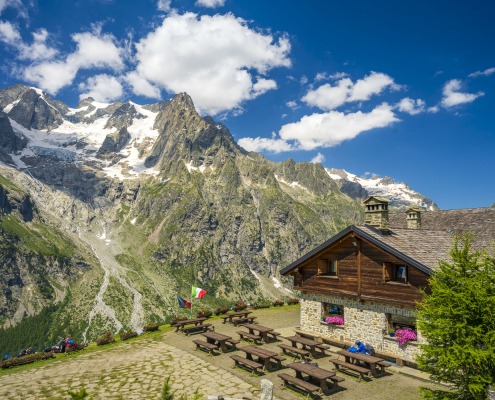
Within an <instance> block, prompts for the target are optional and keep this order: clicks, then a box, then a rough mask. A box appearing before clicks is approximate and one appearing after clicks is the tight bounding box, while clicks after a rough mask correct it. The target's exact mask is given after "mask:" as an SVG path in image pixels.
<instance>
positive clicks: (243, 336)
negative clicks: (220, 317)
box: [237, 331, 261, 344]
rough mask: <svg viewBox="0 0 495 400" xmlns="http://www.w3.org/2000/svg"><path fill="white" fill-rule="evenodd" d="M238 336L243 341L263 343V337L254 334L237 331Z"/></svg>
mask: <svg viewBox="0 0 495 400" xmlns="http://www.w3.org/2000/svg"><path fill="white" fill-rule="evenodd" d="M237 334H238V335H239V336H240V338H241V339H243V340H251V341H253V342H254V343H255V344H259V343H258V342H261V336H260V335H255V334H254V333H249V332H244V331H237Z"/></svg>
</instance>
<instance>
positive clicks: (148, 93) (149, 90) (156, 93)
mask: <svg viewBox="0 0 495 400" xmlns="http://www.w3.org/2000/svg"><path fill="white" fill-rule="evenodd" d="M125 80H126V82H127V83H128V84H129V85H131V87H132V91H133V92H134V93H135V94H137V95H138V96H145V97H149V98H150V99H160V98H161V93H160V89H158V88H157V87H156V86H153V85H152V84H151V83H149V82H148V81H147V80H146V79H144V78H143V77H141V76H139V75H138V73H137V72H135V71H133V72H130V73H128V74H127V75H126V76H125Z"/></svg>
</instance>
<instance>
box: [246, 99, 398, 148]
mask: <svg viewBox="0 0 495 400" xmlns="http://www.w3.org/2000/svg"><path fill="white" fill-rule="evenodd" d="M397 121H399V119H398V118H397V117H396V116H395V114H394V112H393V107H391V106H390V105H389V104H387V103H383V104H381V105H379V106H377V107H375V108H374V109H373V110H372V111H370V112H368V113H364V112H362V111H358V112H355V113H348V114H345V113H342V112H339V111H329V112H327V113H322V114H312V115H306V116H304V117H303V118H301V120H300V121H298V122H293V123H290V124H286V125H283V126H282V128H280V131H279V138H277V137H272V138H260V137H257V138H254V139H253V138H243V139H240V140H239V144H240V145H241V146H242V147H244V148H245V149H247V150H250V151H263V150H265V151H269V152H275V153H278V152H283V151H291V150H314V149H316V148H318V147H333V146H336V145H338V144H340V143H342V142H344V141H346V140H351V139H354V138H355V137H356V136H358V135H359V134H360V133H362V132H365V131H369V130H371V129H375V128H384V127H386V126H390V125H392V124H393V123H394V122H397Z"/></svg>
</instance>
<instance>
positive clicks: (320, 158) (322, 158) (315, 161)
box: [310, 153, 325, 164]
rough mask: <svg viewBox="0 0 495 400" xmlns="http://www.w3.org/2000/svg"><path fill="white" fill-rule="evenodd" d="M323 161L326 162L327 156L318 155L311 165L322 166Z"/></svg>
mask: <svg viewBox="0 0 495 400" xmlns="http://www.w3.org/2000/svg"><path fill="white" fill-rule="evenodd" d="M323 161H325V156H324V155H323V154H321V153H318V154H317V155H316V156H314V157H313V158H312V159H311V161H310V163H313V164H321V163H322V162H323Z"/></svg>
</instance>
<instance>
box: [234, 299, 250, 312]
mask: <svg viewBox="0 0 495 400" xmlns="http://www.w3.org/2000/svg"><path fill="white" fill-rule="evenodd" d="M246 308H247V304H246V303H244V302H243V301H238V302H237V303H235V305H234V307H232V310H234V311H242V310H245V309H246Z"/></svg>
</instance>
